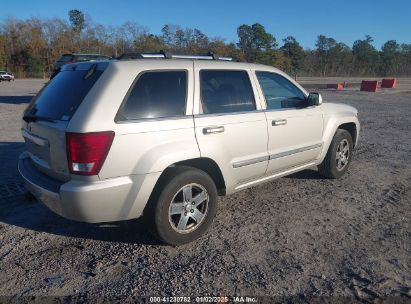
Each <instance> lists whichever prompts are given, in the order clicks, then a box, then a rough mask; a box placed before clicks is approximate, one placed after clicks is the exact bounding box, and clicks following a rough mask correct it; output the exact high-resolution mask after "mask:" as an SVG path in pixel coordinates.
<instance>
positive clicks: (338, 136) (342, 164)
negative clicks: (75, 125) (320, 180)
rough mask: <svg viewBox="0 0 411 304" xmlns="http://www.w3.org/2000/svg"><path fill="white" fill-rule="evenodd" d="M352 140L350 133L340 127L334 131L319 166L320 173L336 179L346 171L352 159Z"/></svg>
mask: <svg viewBox="0 0 411 304" xmlns="http://www.w3.org/2000/svg"><path fill="white" fill-rule="evenodd" d="M352 151H353V140H352V137H351V134H350V133H349V132H348V131H346V130H342V129H338V130H337V131H336V132H335V135H334V138H333V140H332V142H331V145H330V147H329V148H328V152H327V155H326V156H325V158H324V160H323V162H322V163H321V165H320V166H319V168H318V169H319V172H320V174H321V175H323V176H325V177H327V178H332V179H337V178H340V177H341V176H343V175H344V174H345V172H347V170H348V167H349V166H350V163H351V160H352Z"/></svg>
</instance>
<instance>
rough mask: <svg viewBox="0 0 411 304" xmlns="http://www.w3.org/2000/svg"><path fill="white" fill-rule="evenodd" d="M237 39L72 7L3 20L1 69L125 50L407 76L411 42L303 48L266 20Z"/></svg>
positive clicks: (321, 71) (307, 71)
mask: <svg viewBox="0 0 411 304" xmlns="http://www.w3.org/2000/svg"><path fill="white" fill-rule="evenodd" d="M237 35H238V42H237V43H227V42H226V41H225V40H224V39H223V38H221V37H208V36H207V35H205V34H204V33H203V32H202V31H201V30H199V29H197V28H184V27H181V26H179V25H171V24H166V25H164V27H163V28H162V30H161V34H158V35H156V34H153V33H150V31H149V30H148V28H147V27H145V26H141V25H138V24H137V23H135V22H131V21H127V22H125V23H124V24H123V25H121V26H106V25H102V24H96V23H94V22H93V21H92V20H91V18H90V17H89V16H88V15H85V14H84V13H83V12H81V11H79V10H71V11H70V12H69V13H68V20H66V19H62V18H52V19H39V18H36V17H33V18H29V19H24V20H19V19H15V18H7V19H5V20H4V22H3V23H2V24H1V27H0V70H9V71H12V72H14V73H15V74H16V75H17V77H47V76H48V75H50V74H51V73H52V70H53V63H54V61H55V60H57V59H58V58H59V57H60V56H61V55H62V54H64V53H71V52H78V53H79V52H82V53H100V54H105V55H111V56H114V57H115V56H119V55H121V54H123V53H128V52H158V51H159V50H166V51H171V52H175V53H181V54H200V53H207V52H209V51H212V52H214V53H216V54H218V55H221V56H231V57H233V58H235V59H237V60H239V61H248V62H257V63H263V64H268V65H272V66H275V67H278V68H280V69H282V70H284V71H286V72H288V73H289V74H291V75H299V76H397V77H398V76H411V44H399V43H398V42H397V41H395V40H389V41H387V42H386V43H385V44H384V45H383V46H382V47H381V49H380V50H378V49H376V48H375V47H374V46H373V39H372V37H371V36H368V35H366V36H365V37H364V38H363V39H359V40H356V41H355V42H354V43H353V45H352V46H351V47H350V46H348V45H346V44H344V43H343V42H338V41H336V40H335V39H334V38H331V37H326V36H324V35H319V36H318V37H317V41H316V44H315V49H304V48H303V47H302V46H301V45H300V43H299V42H298V41H297V40H296V39H295V38H294V37H293V36H288V37H286V38H284V39H282V41H281V42H279V41H277V39H276V38H275V37H274V36H273V35H272V34H271V33H269V32H267V31H266V29H265V28H264V26H263V25H261V24H259V23H255V24H252V25H247V24H242V25H240V26H239V27H238V28H237Z"/></svg>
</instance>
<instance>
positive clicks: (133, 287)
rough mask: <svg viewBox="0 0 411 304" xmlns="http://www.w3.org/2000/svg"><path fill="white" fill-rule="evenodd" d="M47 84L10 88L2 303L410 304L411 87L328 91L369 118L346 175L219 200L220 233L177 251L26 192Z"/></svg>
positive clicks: (308, 175) (0, 206)
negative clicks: (31, 129)
mask: <svg viewBox="0 0 411 304" xmlns="http://www.w3.org/2000/svg"><path fill="white" fill-rule="evenodd" d="M42 83H43V81H41V80H16V81H15V82H12V83H0V169H1V170H0V190H1V191H0V194H1V197H2V198H0V296H13V297H14V299H15V300H19V299H25V298H22V297H25V296H47V295H53V296H63V297H66V298H64V300H73V299H74V300H85V299H101V298H102V297H106V298H113V297H120V298H124V299H128V300H133V296H134V297H136V296H164V295H177V296H206V295H217V294H221V295H229V296H234V295H243V296H245V295H252V296H272V297H273V298H270V299H268V300H267V301H268V302H271V301H286V300H290V298H291V299H292V300H297V299H298V300H301V301H302V302H306V301H311V300H315V299H318V297H320V296H323V297H325V298H324V299H325V300H328V301H329V302H335V301H336V300H337V299H340V300H343V301H346V300H352V301H358V300H367V301H377V302H378V301H380V300H381V298H383V299H386V300H387V297H389V301H390V302H391V301H393V300H397V301H403V302H410V301H411V267H410V266H411V222H410V218H411V204H410V203H411V192H410V185H411V162H410V160H411V159H410V156H411V132H410V128H411V85H410V81H409V80H400V84H401V90H394V91H389V90H386V91H383V92H378V93H364V92H358V89H350V90H347V91H333V90H326V91H323V92H322V93H323V96H324V97H325V100H326V101H327V102H331V101H333V102H345V103H348V104H351V105H353V106H355V107H357V108H358V110H359V116H360V120H361V123H362V132H361V138H360V145H359V147H358V149H357V151H356V154H355V156H354V158H355V160H354V161H353V163H352V167H351V169H350V170H349V172H348V174H347V175H346V176H344V177H343V178H342V179H340V180H327V179H323V178H321V177H320V176H319V175H318V174H317V172H316V171H314V170H306V171H303V172H301V173H298V174H294V175H292V176H289V177H285V178H281V179H279V180H276V181H274V182H270V183H267V184H265V185H262V186H258V187H254V188H251V189H249V190H245V191H243V192H240V193H237V194H235V195H232V196H229V197H226V198H221V199H220V207H219V212H218V214H217V217H216V219H215V222H214V225H213V226H212V228H211V231H209V233H208V234H206V235H204V236H203V237H202V238H201V239H200V240H198V241H197V242H195V243H192V244H188V245H185V246H182V247H177V248H173V247H168V246H163V245H160V244H158V243H157V242H156V240H155V239H153V238H152V237H151V236H150V235H149V234H148V232H147V230H146V229H145V228H144V226H143V225H142V223H141V221H140V220H136V221H131V222H127V223H122V224H119V225H100V226H99V225H90V224H82V223H75V222H71V221H68V220H65V219H63V218H60V217H59V216H56V215H54V214H53V213H52V212H51V211H49V210H48V209H46V208H45V207H44V206H43V205H41V204H39V203H37V202H35V201H28V200H26V199H24V198H23V196H21V194H22V193H23V189H22V188H21V185H20V182H19V180H18V176H17V172H16V162H17V157H18V154H19V153H20V152H21V151H22V150H23V144H22V139H21V136H20V134H19V128H20V117H21V113H22V111H23V109H24V108H25V107H26V105H27V102H28V101H29V100H30V95H32V94H34V93H35V92H36V91H37V90H38V89H39V88H40V87H41V85H42ZM2 299H3V301H4V300H5V299H6V298H1V297H0V302H2ZM387 301H388V300H387Z"/></svg>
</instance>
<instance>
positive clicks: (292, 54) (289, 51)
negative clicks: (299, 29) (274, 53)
mask: <svg viewBox="0 0 411 304" xmlns="http://www.w3.org/2000/svg"><path fill="white" fill-rule="evenodd" d="M283 42H284V45H283V46H282V47H281V50H282V51H283V53H284V55H285V57H286V58H288V59H289V63H290V67H289V69H288V72H289V73H294V74H295V75H297V72H298V71H299V70H301V68H302V64H303V60H304V55H305V54H304V50H303V48H302V47H301V45H300V44H299V43H298V41H297V40H296V39H295V38H294V37H293V36H288V37H287V38H285V39H283Z"/></svg>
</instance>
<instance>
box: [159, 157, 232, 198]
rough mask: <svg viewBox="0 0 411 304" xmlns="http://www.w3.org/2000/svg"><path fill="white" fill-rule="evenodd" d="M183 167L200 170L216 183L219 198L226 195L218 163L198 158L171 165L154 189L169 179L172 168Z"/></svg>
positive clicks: (205, 158)
mask: <svg viewBox="0 0 411 304" xmlns="http://www.w3.org/2000/svg"><path fill="white" fill-rule="evenodd" d="M183 166H185V167H191V168H196V169H199V170H201V171H204V172H205V173H207V174H208V175H209V176H210V177H211V179H212V180H213V181H214V184H215V185H216V188H217V193H218V195H219V196H224V195H226V184H225V180H224V176H223V173H222V172H221V169H220V167H219V166H218V165H217V163H216V162H215V161H214V160H212V159H211V158H208V157H198V158H192V159H187V160H183V161H179V162H175V163H173V164H171V165H169V166H168V167H167V168H166V169H165V170H164V171H163V172H162V174H161V175H160V177H159V179H158V181H157V183H156V186H155V187H154V188H156V187H157V184H161V183H162V182H163V181H164V180H165V179H167V177H168V176H169V172H170V171H171V169H172V168H176V167H183Z"/></svg>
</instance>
